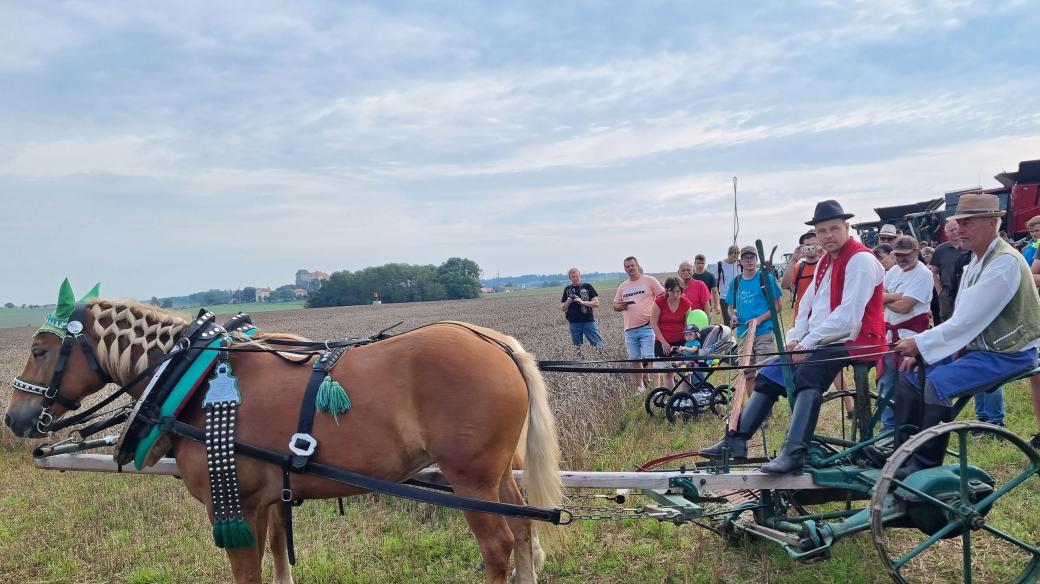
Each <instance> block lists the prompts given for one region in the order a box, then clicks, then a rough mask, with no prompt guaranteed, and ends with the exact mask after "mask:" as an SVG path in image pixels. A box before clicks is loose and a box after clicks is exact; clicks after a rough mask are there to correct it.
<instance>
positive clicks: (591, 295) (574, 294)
mask: <svg viewBox="0 0 1040 584" xmlns="http://www.w3.org/2000/svg"><path fill="white" fill-rule="evenodd" d="M567 277H568V278H570V279H571V283H570V285H569V286H566V287H564V289H563V297H561V298H560V310H562V311H563V313H564V315H566V318H567V322H568V323H569V324H570V329H571V342H572V343H574V346H575V347H577V348H578V355H579V356H581V343H582V339H583V338H584V339H588V341H589V344H590V345H592V346H593V347H594V348H596V349H598V348H600V346H601V345H603V337H602V336H601V335H600V334H599V328H598V327H597V326H596V316H595V315H594V314H593V313H592V309H593V308H599V294H597V293H596V289H595V288H593V287H592V284H587V283H584V282H582V281H581V270H579V269H578V268H571V269H569V270H567Z"/></svg>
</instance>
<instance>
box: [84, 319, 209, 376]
mask: <svg viewBox="0 0 1040 584" xmlns="http://www.w3.org/2000/svg"><path fill="white" fill-rule="evenodd" d="M87 310H88V312H89V313H90V314H91V315H92V316H93V317H94V329H93V331H92V333H93V335H94V336H96V337H97V339H98V345H97V358H98V361H99V362H100V364H101V366H102V367H103V368H104V369H105V371H107V372H108V374H109V375H110V376H111V377H112V380H113V381H115V382H116V383H118V384H120V385H122V384H125V383H126V382H128V381H129V380H130V379H132V378H133V377H134V376H135V375H137V374H138V373H140V372H141V371H144V369H145V368H147V367H148V353H149V352H150V351H151V350H152V349H158V350H160V351H162V352H164V353H165V352H168V351H169V350H170V349H172V348H173V346H174V344H175V343H176V341H177V335H179V334H180V332H181V330H183V329H184V327H185V326H187V325H188V321H187V320H185V319H184V318H182V317H180V316H178V315H176V314H173V313H171V312H167V311H165V310H162V309H159V308H156V307H154V306H150V305H147V304H141V303H140V302H137V301H135V300H104V299H94V300H90V301H88V302H87ZM135 355H136V358H135Z"/></svg>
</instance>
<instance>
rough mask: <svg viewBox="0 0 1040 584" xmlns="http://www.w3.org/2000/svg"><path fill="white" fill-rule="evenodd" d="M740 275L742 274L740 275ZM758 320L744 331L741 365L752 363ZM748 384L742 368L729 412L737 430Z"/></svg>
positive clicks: (735, 385)
mask: <svg viewBox="0 0 1040 584" xmlns="http://www.w3.org/2000/svg"><path fill="white" fill-rule="evenodd" d="M738 277H740V276H738ZM757 328H758V321H754V320H752V321H751V322H749V323H748V326H747V331H746V332H745V333H744V344H743V345H742V346H741V347H740V355H741V357H740V359H739V360H738V362H737V364H738V365H740V366H741V367H747V366H748V365H751V359H752V355H751V352H752V351H753V350H754V349H755V329H757ZM746 384H747V376H746V375H744V371H743V370H741V371H740V372H739V373H738V374H737V380H736V381H734V382H733V407H732V408H731V409H730V412H729V429H730V431H732V432H736V431H737V422H738V421H739V420H740V410H741V408H743V407H744V386H745V385H746Z"/></svg>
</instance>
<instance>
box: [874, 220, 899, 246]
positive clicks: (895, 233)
mask: <svg viewBox="0 0 1040 584" xmlns="http://www.w3.org/2000/svg"><path fill="white" fill-rule="evenodd" d="M897 237H899V230H897V229H896V226H895V225H892V224H891V223H885V224H884V225H882V226H881V231H878V243H888V244H891V243H892V242H893V241H895V240H896V238H897Z"/></svg>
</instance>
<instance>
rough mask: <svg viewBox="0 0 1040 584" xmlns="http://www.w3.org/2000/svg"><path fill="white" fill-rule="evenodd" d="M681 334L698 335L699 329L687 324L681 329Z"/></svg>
mask: <svg viewBox="0 0 1040 584" xmlns="http://www.w3.org/2000/svg"><path fill="white" fill-rule="evenodd" d="M682 332H683V334H686V333H699V332H701V329H700V328H698V327H697V325H695V324H692V323H691V324H688V325H686V326H685V327H683V330H682Z"/></svg>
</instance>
